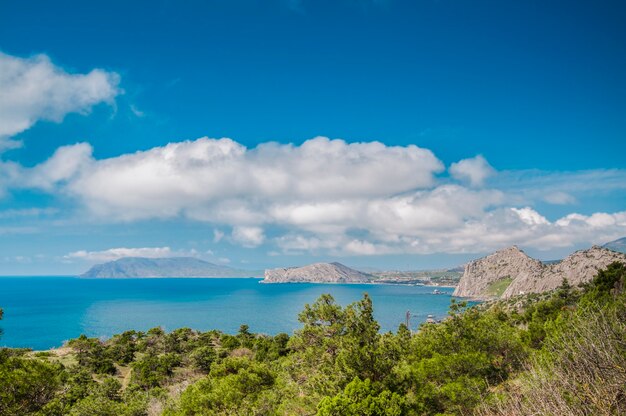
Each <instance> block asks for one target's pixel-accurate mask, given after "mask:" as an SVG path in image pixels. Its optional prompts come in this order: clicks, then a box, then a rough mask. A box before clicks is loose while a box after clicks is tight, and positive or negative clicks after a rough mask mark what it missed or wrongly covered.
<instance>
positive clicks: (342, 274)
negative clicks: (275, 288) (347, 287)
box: [262, 263, 374, 283]
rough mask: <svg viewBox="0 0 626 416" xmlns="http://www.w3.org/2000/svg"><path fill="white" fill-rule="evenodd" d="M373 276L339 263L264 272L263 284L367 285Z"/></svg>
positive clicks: (316, 264)
mask: <svg viewBox="0 0 626 416" xmlns="http://www.w3.org/2000/svg"><path fill="white" fill-rule="evenodd" d="M372 279H374V276H372V275H370V274H367V273H362V272H360V271H358V270H354V269H351V268H349V267H347V266H344V265H343V264H341V263H315V264H310V265H308V266H304V267H290V268H280V269H268V270H265V279H263V281H262V282H263V283H367V282H370V281H371V280H372Z"/></svg>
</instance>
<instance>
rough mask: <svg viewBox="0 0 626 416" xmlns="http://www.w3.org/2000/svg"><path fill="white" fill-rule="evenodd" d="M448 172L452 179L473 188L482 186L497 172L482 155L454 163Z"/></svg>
mask: <svg viewBox="0 0 626 416" xmlns="http://www.w3.org/2000/svg"><path fill="white" fill-rule="evenodd" d="M448 171H449V172H450V175H452V177H454V178H456V179H458V180H461V181H467V182H468V183H469V184H470V185H471V186H482V185H483V183H484V182H485V179H487V178H488V177H489V176H491V175H493V174H494V173H495V170H494V169H493V168H492V167H491V165H490V164H489V163H488V162H487V160H486V159H485V158H484V157H483V156H481V155H478V156H476V157H473V158H471V159H463V160H460V161H458V162H456V163H453V164H452V165H451V166H450V169H448Z"/></svg>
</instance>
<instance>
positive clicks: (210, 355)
mask: <svg viewBox="0 0 626 416" xmlns="http://www.w3.org/2000/svg"><path fill="white" fill-rule="evenodd" d="M190 358H191V361H192V362H193V364H194V365H195V366H196V368H198V369H199V370H200V371H202V372H204V373H208V372H209V371H210V370H211V364H213V362H214V361H215V359H216V358H217V354H216V352H215V349H214V348H213V347H199V348H196V349H195V350H194V351H193V352H192V353H191V356H190Z"/></svg>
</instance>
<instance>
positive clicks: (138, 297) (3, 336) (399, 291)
mask: <svg viewBox="0 0 626 416" xmlns="http://www.w3.org/2000/svg"><path fill="white" fill-rule="evenodd" d="M260 280H261V279H256V278H241V279H238V278H228V279H215V278H211V279H198V278H195V279H188V278H159V279H147V278H141V279H83V278H77V277H0V308H2V309H4V319H2V320H0V346H5V347H13V348H17V347H20V348H32V349H35V350H44V349H49V348H54V347H60V346H62V345H63V343H64V342H65V341H67V340H69V339H72V338H76V337H78V336H80V335H81V334H85V335H87V336H89V337H97V338H101V339H106V338H108V337H110V336H112V335H114V334H118V333H121V332H124V331H126V330H131V329H134V330H140V331H146V330H148V329H150V328H153V327H161V328H163V329H165V330H167V331H170V330H173V329H176V328H182V327H189V328H193V329H196V330H202V331H207V330H211V329H217V330H220V331H223V332H226V333H231V334H234V333H236V332H237V330H238V329H239V326H240V325H241V324H246V325H248V326H249V327H250V331H253V332H257V333H264V334H268V335H274V334H277V333H280V332H285V333H288V334H292V333H293V332H294V331H295V330H297V329H298V328H300V327H301V324H300V323H299V322H298V313H299V312H300V311H301V310H302V309H303V307H304V305H305V304H306V303H313V302H315V300H316V299H317V298H318V297H319V296H320V295H322V294H324V293H329V294H331V295H332V296H333V297H334V298H335V300H336V301H337V302H338V303H339V304H341V305H344V306H345V305H348V304H349V303H351V302H355V301H358V300H359V299H361V298H362V296H363V294H364V293H368V294H369V296H370V297H371V298H372V301H373V305H374V315H375V318H376V319H377V320H378V322H379V324H380V326H381V331H385V332H386V331H395V330H397V328H398V325H400V324H401V323H403V322H405V319H406V315H407V311H408V312H409V315H410V326H411V329H414V330H415V329H417V327H418V326H419V324H420V323H421V322H424V321H425V320H426V318H427V317H428V315H433V316H434V317H435V318H443V317H445V316H446V314H447V311H448V307H449V305H450V300H451V297H452V291H453V289H451V288H438V290H440V291H441V292H442V294H433V290H434V288H433V287H429V286H408V285H392V284H387V285H384V284H308V283H297V284H296V283H294V284H263V283H260Z"/></svg>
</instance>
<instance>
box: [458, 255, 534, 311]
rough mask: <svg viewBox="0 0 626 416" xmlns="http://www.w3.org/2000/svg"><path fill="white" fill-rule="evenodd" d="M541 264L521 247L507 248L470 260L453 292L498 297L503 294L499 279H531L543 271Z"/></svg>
mask: <svg viewBox="0 0 626 416" xmlns="http://www.w3.org/2000/svg"><path fill="white" fill-rule="evenodd" d="M542 268H543V264H542V263H541V262H540V261H539V260H535V259H533V258H531V257H529V256H528V255H527V254H526V253H524V252H523V251H522V250H520V249H519V248H518V247H516V246H513V247H509V248H505V249H503V250H499V251H496V252H495V253H493V254H490V255H488V256H486V257H483V258H481V259H478V260H474V261H471V262H469V263H467V264H466V265H465V270H464V272H463V276H462V277H461V280H460V281H459V285H458V286H457V287H456V289H455V291H454V296H462V297H470V298H484V297H497V296H499V295H501V293H498V291H497V287H496V286H495V285H496V284H497V283H498V282H506V281H507V280H510V281H515V280H517V279H521V280H524V281H526V280H532V279H534V278H535V277H536V276H539V275H541V271H542ZM505 289H506V288H505Z"/></svg>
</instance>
